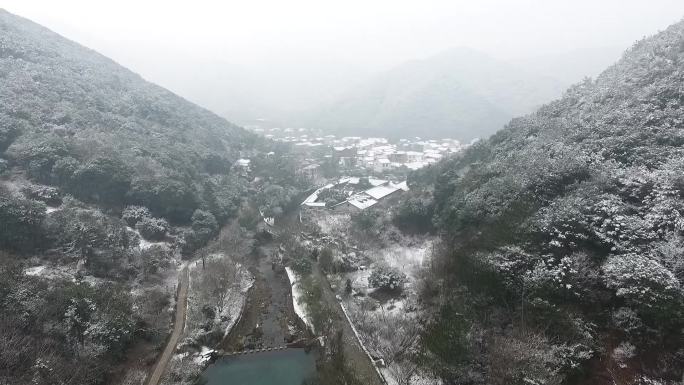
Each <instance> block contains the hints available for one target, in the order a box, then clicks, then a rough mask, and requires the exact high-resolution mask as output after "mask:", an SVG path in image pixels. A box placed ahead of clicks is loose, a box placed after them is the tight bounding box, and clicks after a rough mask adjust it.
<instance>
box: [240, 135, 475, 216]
mask: <svg viewBox="0 0 684 385" xmlns="http://www.w3.org/2000/svg"><path fill="white" fill-rule="evenodd" d="M250 128H251V130H252V131H254V132H255V133H257V134H260V135H263V136H264V137H266V138H268V139H272V140H275V141H279V142H282V143H287V144H289V145H291V147H292V149H293V151H292V154H293V156H295V157H297V164H299V165H300V167H299V169H298V173H299V175H300V176H302V177H303V178H305V179H306V180H308V181H309V182H310V183H311V184H312V185H313V186H318V188H317V189H316V190H315V191H313V193H311V194H310V195H309V196H308V197H306V199H304V201H303V202H302V207H303V208H305V209H315V208H327V209H331V210H336V211H343V210H351V211H354V210H365V209H368V208H370V207H373V206H375V205H377V204H379V203H381V204H386V203H387V202H392V201H394V200H395V199H393V198H396V197H397V196H398V195H400V194H401V192H404V191H408V186H407V184H406V177H407V175H408V174H409V173H410V172H411V171H413V170H418V169H420V168H423V167H425V166H428V165H430V164H433V163H435V162H437V161H439V160H441V159H442V158H445V157H448V156H450V155H453V154H456V153H458V152H460V151H462V150H463V149H465V148H467V147H468V146H470V145H471V144H472V143H474V142H475V141H476V140H473V141H472V142H470V143H468V144H463V143H461V142H460V141H458V140H456V139H441V140H435V139H429V140H428V139H422V138H419V137H415V138H408V139H399V140H396V141H390V140H388V139H386V138H363V137H359V136H344V137H337V136H335V135H323V134H322V133H321V132H320V131H317V130H311V129H307V128H278V127H275V128H261V127H260V126H258V125H256V126H252V127H250ZM237 165H238V166H240V167H243V168H248V167H249V160H248V159H240V160H238V164H237Z"/></svg>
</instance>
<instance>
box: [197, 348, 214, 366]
mask: <svg viewBox="0 0 684 385" xmlns="http://www.w3.org/2000/svg"><path fill="white" fill-rule="evenodd" d="M214 352H215V350H214V349H209V348H208V347H206V346H202V350H201V351H200V352H199V353H197V355H195V356H193V360H194V361H195V363H196V364H197V365H202V366H204V365H205V364H206V363H207V361H209V359H211V355H212V354H213V353H214Z"/></svg>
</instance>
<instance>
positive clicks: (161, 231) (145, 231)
mask: <svg viewBox="0 0 684 385" xmlns="http://www.w3.org/2000/svg"><path fill="white" fill-rule="evenodd" d="M135 228H136V229H137V230H138V231H139V232H140V235H142V237H143V238H145V239H147V240H150V241H160V240H162V239H164V237H165V236H166V232H167V231H168V229H169V224H168V223H167V222H166V221H165V220H164V219H161V218H150V217H144V218H143V219H142V220H140V221H139V222H138V223H137V224H136V225H135Z"/></svg>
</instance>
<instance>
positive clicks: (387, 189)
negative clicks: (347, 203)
mask: <svg viewBox="0 0 684 385" xmlns="http://www.w3.org/2000/svg"><path fill="white" fill-rule="evenodd" d="M399 190H400V189H399V187H395V186H390V185H387V186H377V187H373V188H370V189H368V190H366V191H364V194H367V195H368V196H370V197H372V198H373V199H378V200H379V199H382V198H384V197H386V196H388V195H390V194H392V193H395V192H397V191H399Z"/></svg>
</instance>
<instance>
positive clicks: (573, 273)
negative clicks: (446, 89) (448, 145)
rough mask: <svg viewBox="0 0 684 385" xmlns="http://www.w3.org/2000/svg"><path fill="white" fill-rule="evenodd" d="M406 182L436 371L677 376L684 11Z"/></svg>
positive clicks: (590, 377) (539, 378) (683, 323)
mask: <svg viewBox="0 0 684 385" xmlns="http://www.w3.org/2000/svg"><path fill="white" fill-rule="evenodd" d="M412 179H413V180H412V181H411V186H412V187H414V188H416V189H418V188H420V186H421V185H427V186H428V187H425V188H423V189H421V191H419V192H414V194H419V195H420V196H418V197H414V198H412V199H410V200H408V201H407V202H408V205H405V206H404V210H403V211H402V215H403V216H404V217H406V216H407V215H409V216H410V215H414V216H415V217H416V218H421V217H424V216H426V215H431V213H433V212H434V217H433V219H434V224H435V226H436V229H437V231H438V232H440V233H441V234H442V240H443V243H442V246H443V247H442V248H441V250H440V251H439V252H438V253H436V255H435V257H436V260H435V261H434V266H433V269H432V271H433V273H434V274H435V276H436V277H437V278H435V280H434V281H433V280H432V279H429V280H428V282H426V285H425V288H424V298H425V299H426V300H432V303H433V304H435V308H436V309H437V310H435V312H434V317H433V321H432V322H431V326H430V328H429V329H430V330H429V332H428V333H427V334H426V335H425V336H424V342H425V346H426V347H427V352H428V353H427V354H428V357H429V360H428V361H427V362H430V363H431V364H432V365H434V368H435V370H437V371H438V372H439V373H440V374H441V375H442V377H443V378H444V379H445V380H446V381H447V383H482V384H485V383H487V384H570V383H591V384H636V383H639V384H674V383H678V381H681V379H682V375H683V374H684V373H683V370H684V329H683V328H684V218H683V217H682V214H683V213H684V22H680V23H678V24H676V25H673V26H671V27H669V28H668V29H667V30H665V31H664V32H661V33H659V34H657V35H655V36H653V37H651V38H648V39H645V40H643V41H640V42H638V43H636V44H635V45H634V46H633V47H632V48H631V49H630V50H629V51H628V52H626V53H625V54H624V56H623V58H622V59H621V60H620V61H619V62H618V63H617V64H616V65H614V66H612V67H610V68H608V69H607V70H606V71H605V72H603V73H602V74H601V75H600V76H599V77H598V78H597V79H596V80H595V81H590V80H587V81H585V82H583V83H580V84H577V85H576V86H574V87H572V88H570V89H569V90H568V91H567V92H566V93H565V95H564V96H563V97H562V98H561V99H559V100H557V101H554V102H552V103H550V104H548V105H545V106H543V107H542V108H541V109H539V110H538V111H537V112H536V113H534V114H531V115H529V116H526V117H522V118H518V119H514V120H512V121H511V122H510V123H509V124H508V125H507V126H506V127H505V128H504V129H503V130H501V131H499V132H498V133H496V134H495V135H494V136H492V137H491V138H490V139H489V140H486V141H482V142H480V143H478V144H477V145H475V146H473V147H472V148H470V149H469V150H468V151H466V152H464V153H463V154H461V155H459V156H457V157H455V158H452V159H449V160H447V161H444V162H442V163H441V164H439V165H437V166H436V167H432V168H430V169H427V170H425V171H423V172H419V173H416V174H414V175H413V178H412ZM404 219H405V218H404Z"/></svg>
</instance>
